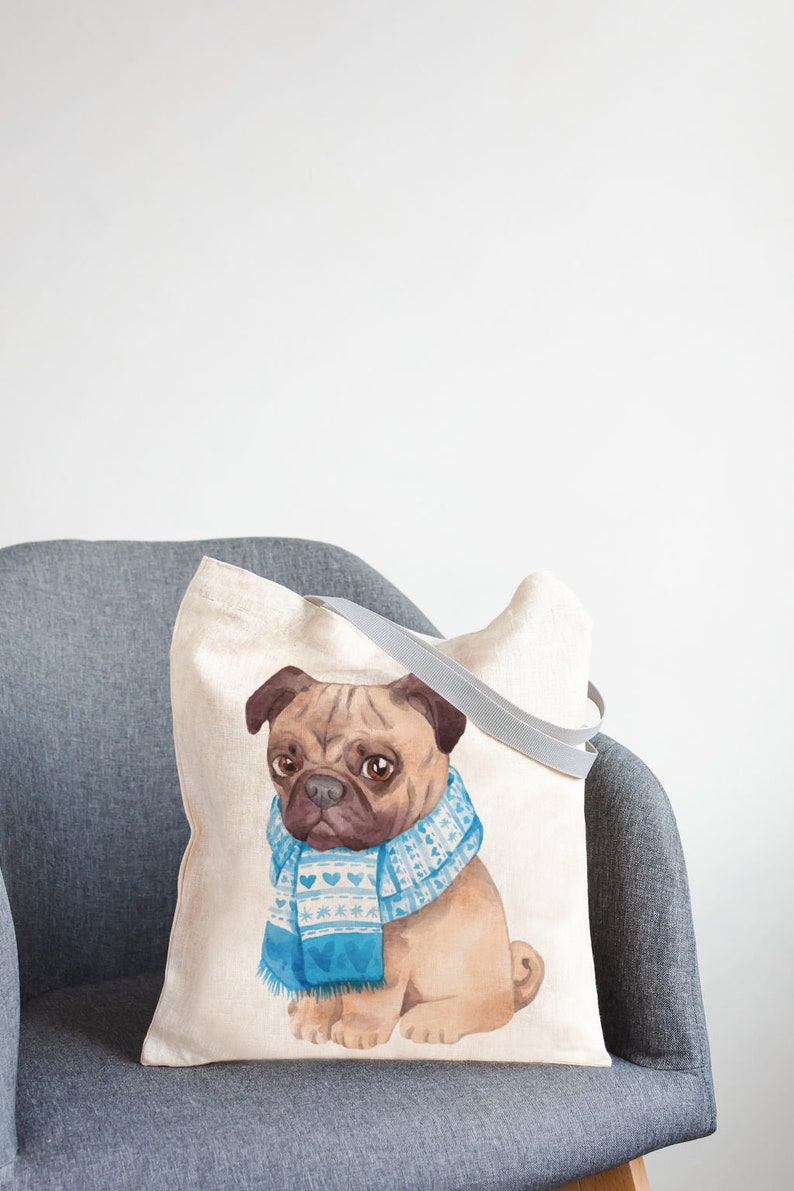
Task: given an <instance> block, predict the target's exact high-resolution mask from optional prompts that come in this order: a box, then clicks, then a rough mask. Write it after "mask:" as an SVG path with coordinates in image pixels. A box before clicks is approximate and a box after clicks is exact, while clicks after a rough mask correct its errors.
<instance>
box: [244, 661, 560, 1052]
mask: <svg viewBox="0 0 794 1191" xmlns="http://www.w3.org/2000/svg"><path fill="white" fill-rule="evenodd" d="M265 722H268V723H269V725H270V737H269V741H268V747H267V761H268V766H269V772H270V776H271V778H272V780H273V782H274V784H275V788H276V792H277V799H278V801H277V802H276V801H274V803H273V815H274V816H275V818H276V819H277V820H278V822H277V823H276V824H275V826H276V827H277V829H278V830H279V831H281V833H282V837H283V841H285V846H284V854H285V855H286V854H287V853H288V852H289V850H290V848H292V849H293V850H294V851H295V852H296V853H297V854H299V861H300V863H301V864H303V865H304V866H307V865H311V866H313V867H311V869H310V868H308V867H306V868H305V869H304V868H301V869H293V870H291V876H290V877H289V881H287V884H289V882H291V883H292V884H291V887H292V888H295V889H296V890H297V893H296V894H295V895H294V897H295V898H297V899H300V898H303V900H299V901H297V903H296V904H297V909H296V908H295V906H294V905H293V907H292V913H293V917H294V918H295V920H296V921H297V920H298V919H300V920H301V921H303V922H306V921H308V919H309V918H310V916H311V913H312V908H311V905H310V901H311V899H312V898H315V902H316V903H317V904H318V905H320V906H321V908H320V909H318V910H317V915H318V916H319V915H320V914H321V913H322V912H323V909H327V908H328V907H327V905H326V903H325V902H323V901H322V898H323V897H326V898H332V897H334V898H337V900H336V901H334V902H333V903H330V904H331V905H332V909H330V910H328V913H329V915H330V916H331V917H333V915H334V914H337V915H344V916H345V920H344V921H343V924H342V926H343V928H344V929H345V930H349V931H350V932H352V931H353V930H354V929H356V930H358V929H360V930H362V931H363V930H365V929H369V930H370V934H363V933H362V934H354V933H347V934H343V935H340V938H342V939H343V940H344V949H342V947H341V944H340V953H342V951H343V952H344V953H343V960H344V963H345V964H347V965H349V966H350V970H355V969H354V968H353V967H352V965H354V964H359V967H360V968H361V970H362V971H363V970H364V967H363V965H364V962H365V960H364V959H362V956H363V954H364V951H363V947H364V943H366V944H367V946H369V945H370V944H372V945H373V947H374V945H375V943H377V956H376V957H375V962H377V963H382V974H381V973H380V972H378V973H376V975H378V976H380V978H379V979H374V978H373V979H369V980H363V981H362V982H361V984H360V985H359V984H357V983H356V981H350V980H349V981H348V982H347V983H341V984H339V985H338V987H337V986H335V985H333V984H331V985H329V986H328V989H330V991H328V989H326V990H325V991H323V994H322V995H306V994H305V993H304V992H303V991H301V992H298V993H294V994H293V997H292V999H291V1001H290V1003H289V1006H288V1009H289V1013H290V1025H291V1029H292V1032H293V1034H294V1035H295V1037H297V1038H299V1039H303V1040H305V1041H309V1042H314V1043H325V1042H328V1041H329V1040H331V1041H333V1042H337V1043H341V1045H343V1046H346V1047H354V1048H358V1049H366V1048H369V1047H373V1046H378V1045H380V1044H382V1043H385V1042H387V1041H388V1039H389V1038H390V1036H391V1034H392V1031H393V1029H394V1026H395V1024H396V1023H397V1022H398V1021H399V1023H400V1032H401V1033H402V1034H403V1036H404V1037H406V1038H410V1039H412V1040H413V1041H414V1042H428V1043H439V1042H443V1043H455V1042H457V1041H458V1040H459V1039H460V1038H462V1037H463V1036H464V1035H467V1034H472V1033H479V1032H483V1031H488V1030H495V1029H498V1028H499V1027H501V1026H504V1025H506V1024H507V1022H509V1021H510V1019H511V1018H512V1016H513V1014H514V1013H515V1012H516V1011H518V1010H519V1009H522V1008H524V1007H525V1006H526V1005H528V1004H529V1003H530V1001H532V1000H533V998H534V997H535V996H536V994H537V992H538V989H539V988H540V986H541V983H542V981H543V976H544V964H543V960H542V958H541V956H540V955H539V954H538V953H537V951H535V949H534V948H532V947H530V946H529V944H528V943H524V942H518V941H515V942H512V943H511V942H510V939H509V936H508V929H507V923H506V920H505V914H504V909H503V906H502V901H501V898H500V896H499V892H498V890H497V888H496V886H495V885H494V882H493V880H492V879H491V877H490V875H489V873H488V870H487V869H486V867H485V865H484V864H483V863H482V861H481V860H480V859H479V857H478V856H477V855H476V854H473V853H475V852H476V849H477V848H478V847H479V843H478V842H477V841H476V840H475V842H474V843H473V844H472V843H471V840H472V839H474V835H473V832H474V829H475V828H476V826H477V825H478V824H479V820H478V819H477V817H476V812H474V811H473V808H472V809H471V812H469V811H467V809H466V808H467V806H470V805H471V804H470V802H467V801H466V800H467V795H466V792H465V788H463V789H461V783H460V782H458V785H457V787H456V786H455V782H453V776H454V778H455V779H456V781H457V779H459V776H460V775H458V774H457V771H456V770H454V767H453V766H451V763H450V753H451V752H452V750H453V748H454V747H455V745H456V744H457V742H458V741H459V740H460V738H461V736H462V734H463V731H464V729H465V726H466V717H465V716H464V715H463V714H462V713H461V712H460V711H458V710H457V709H456V708H455V707H453V706H452V705H451V704H450V703H449V702H447V700H446V699H444V698H443V697H442V696H441V695H439V694H438V693H437V692H435V691H434V690H432V689H431V688H430V687H428V686H427V685H426V684H425V683H424V682H422V681H421V680H420V679H419V678H417V677H416V676H415V675H414V674H410V673H409V674H407V675H405V676H404V677H402V678H399V679H396V680H395V681H394V682H391V683H389V684H387V685H356V684H347V683H325V682H318V681H317V680H315V679H314V678H312V677H311V676H310V675H309V674H307V673H306V672H305V671H303V670H301V669H299V668H298V667H296V666H285V667H284V668H283V669H281V670H279V671H278V672H277V673H276V674H273V675H272V677H270V678H268V680H267V681H266V682H265V683H264V684H263V685H262V686H260V687H259V689H258V690H256V691H255V692H254V693H253V694H252V695H251V697H250V698H249V699H248V701H247V703H246V723H247V726H248V730H249V732H251V733H253V734H255V733H257V732H259V730H260V728H261V727H262V725H263V724H264V723H265ZM458 795H460V797H459V798H458ZM445 798H452V799H453V801H452V802H451V803H450V806H451V808H452V811H451V813H450V814H449V815H447V814H446V809H445V808H446V805H447V804H446V803H445V802H444V799H445ZM456 798H458V801H454V800H455V799H456ZM456 808H457V811H458V819H459V820H460V824H461V826H460V827H459V830H458V835H455V834H454V829H456V828H455V824H456V822H457V820H456V819H455V814H454V813H452V812H454V811H455V809H456ZM470 821H471V823H472V826H468V824H469V822H470ZM450 823H452V826H450ZM431 829H432V830H431ZM433 832H435V835H434V834H433ZM444 832H446V833H447V834H446V836H445V835H444ZM480 832H481V827H480ZM450 833H452V834H450ZM442 837H443V838H442ZM458 837H460V839H458ZM480 838H481V835H480ZM444 839H446V841H447V842H446V845H445V844H444V842H443V841H444ZM295 841H298V842H299V843H300V844H302V845H307V847H299V848H297V849H295V843H294V842H295ZM430 845H432V847H431V846H430ZM445 846H446V849H447V851H446V852H445V851H444V848H445ZM384 848H386V849H391V851H390V852H389V856H390V858H391V859H390V860H389V862H388V864H387V863H386V861H384V860H382V859H380V857H381V854H382V852H383V849H384ZM423 849H424V850H423ZM466 849H468V851H467V850H466ZM437 853H438V854H439V855H440V857H441V859H440V860H439V861H429V862H428V863H431V864H437V868H435V869H427V868H425V869H422V868H421V863H422V862H423V861H422V857H423V856H424V855H427V856H435V855H436V854H437ZM469 853H472V854H471V858H470V859H466V857H467V856H468V855H469ZM405 858H407V860H405ZM356 860H360V861H361V864H362V865H363V864H364V862H365V861H366V862H367V863H369V864H370V865H371V867H370V868H369V869H367V868H364V867H358V868H356V865H355V863H354V862H355V861H356ZM402 860H405V865H404V867H409V868H410V863H415V866H417V871H419V873H420V877H419V878H414V877H413V876H412V875H411V874H409V875H408V876H407V877H406V878H405V885H406V892H405V893H404V894H403V893H402V891H401V890H402V886H399V883H398V876H399V873H398V874H397V876H395V877H394V883H393V884H392V885H388V884H384V881H388V876H386V877H384V876H383V873H384V871H385V870H386V869H389V871H392V870H394V871H396V870H397V869H398V868H399V862H401V861H402ZM326 861H327V862H328V863H329V864H330V863H331V862H332V861H333V864H334V865H335V868H334V869H333V871H331V870H330V869H329V870H326V869H325V868H324V867H323V865H324V864H325V863H326ZM464 861H465V862H464ZM289 863H294V864H297V863H298V859H295V860H294V861H290V862H289ZM457 867H459V869H460V871H456V868H457ZM376 872H377V873H378V876H377V882H378V888H377V889H375V888H374V887H375V884H376V876H375V875H373V874H375V873H376ZM368 873H369V878H368V879H367V874H368ZM450 873H453V874H454V875H453V876H452V877H450ZM315 878H316V883H315ZM347 878H349V881H347V885H349V897H348V898H347V900H346V901H345V900H344V899H343V898H342V893H341V891H342V886H343V885H345V882H346V879H347ZM340 880H341V882H342V884H340V885H337V882H338V881H340ZM444 881H447V882H448V883H447V884H446V886H445V887H444V888H443V889H441V886H442V884H443V883H444ZM351 882H355V887H354V885H353V884H351ZM412 882H413V883H412ZM332 884H333V885H334V888H330V887H331V885H332ZM326 885H327V886H329V888H327V889H326V887H325V886H326ZM304 886H305V889H304ZM436 888H439V889H440V892H438V893H437V895H434V896H432V898H431V893H433V894H435V889H436ZM393 889H396V892H393V893H391V896H390V897H389V896H387V895H388V894H389V893H390V891H391V890H393ZM428 889H429V890H430V891H431V892H430V893H427V890H428ZM364 891H366V892H367V893H368V894H369V897H370V900H369V902H367V901H365V900H363V899H362V898H359V897H357V894H358V893H359V892H361V893H363V892H364ZM401 897H405V898H408V899H409V900H410V899H411V898H413V899H414V900H416V901H421V900H422V899H428V900H425V901H424V902H423V904H421V905H420V906H419V908H417V909H416V910H415V911H414V912H408V913H402V915H401V916H396V917H393V918H392V919H391V920H387V919H388V915H386V912H385V910H384V909H383V907H384V906H386V905H391V904H393V903H395V902H399V900H400V898H401ZM373 899H374V900H373ZM285 900H287V894H285V897H281V898H278V899H277V902H278V904H279V905H281V904H282V903H283V902H284V901H285ZM312 904H314V903H312ZM379 905H380V909H379ZM285 912H286V911H285ZM356 914H359V915H369V916H370V917H371V919H372V920H373V921H372V922H371V926H369V927H367V926H366V924H363V925H359V922H358V919H355V921H354V918H353V917H351V916H354V915H356ZM381 917H383V921H382V922H381ZM293 929H297V928H293ZM322 929H323V927H322V925H318V927H317V930H318V932H322ZM306 930H307V932H308V930H309V927H306ZM381 932H382V933H381ZM281 937H283V938H285V939H288V940H290V941H294V938H295V935H294V934H293V935H289V934H288V933H285V932H282V935H281ZM312 939H313V954H314V956H315V958H316V962H317V963H318V964H319V965H325V967H330V963H331V961H330V958H329V957H330V955H331V948H332V946H333V945H334V939H333V936H331V935H328V936H326V935H323V934H322V933H318V934H316V935H315V936H312ZM305 950H306V949H305V948H304V951H305ZM309 951H312V949H311V948H310V949H309ZM297 962H298V961H297V960H296V961H295V963H297ZM300 962H301V963H302V962H303V960H301V961H300ZM318 970H320V969H318ZM310 991H311V990H309V992H310Z"/></svg>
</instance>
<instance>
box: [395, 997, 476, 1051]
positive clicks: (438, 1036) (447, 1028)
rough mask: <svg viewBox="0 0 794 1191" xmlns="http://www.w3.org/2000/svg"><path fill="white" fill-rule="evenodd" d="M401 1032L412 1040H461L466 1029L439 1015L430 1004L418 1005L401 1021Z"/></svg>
mask: <svg viewBox="0 0 794 1191" xmlns="http://www.w3.org/2000/svg"><path fill="white" fill-rule="evenodd" d="M400 1033H401V1034H402V1036H403V1038H410V1040H411V1042H428V1043H438V1042H443V1043H447V1044H451V1043H453V1042H459V1041H460V1039H461V1038H462V1037H463V1034H464V1031H463V1030H462V1029H460V1027H459V1026H458V1025H456V1023H455V1022H453V1021H451V1020H449V1018H447V1019H444V1018H443V1017H439V1014H438V1012H437V1011H433V1009H432V1008H431V1007H430V1006H425V1005H417V1006H416V1008H414V1009H411V1010H410V1011H409V1012H408V1013H406V1015H405V1017H404V1018H403V1019H402V1021H401V1022H400Z"/></svg>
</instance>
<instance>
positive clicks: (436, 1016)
mask: <svg viewBox="0 0 794 1191" xmlns="http://www.w3.org/2000/svg"><path fill="white" fill-rule="evenodd" d="M512 1016H513V996H512V990H511V991H510V992H509V993H506V994H505V995H504V996H500V997H490V998H489V999H488V1000H487V1001H479V1000H473V999H467V998H466V997H445V998H444V999H442V1000H440V1001H423V1002H422V1003H421V1004H419V1005H414V1007H413V1009H409V1010H408V1012H407V1013H406V1014H405V1016H404V1017H403V1019H402V1021H401V1022H400V1033H401V1034H402V1035H403V1037H404V1038H410V1039H411V1041H412V1042H444V1043H447V1044H449V1043H452V1042H458V1041H459V1040H460V1039H461V1038H463V1037H464V1035H466V1034H482V1033H485V1032H487V1031H488V1030H498V1029H499V1028H500V1026H505V1025H507V1023H508V1022H509V1021H510V1018H511V1017H512Z"/></svg>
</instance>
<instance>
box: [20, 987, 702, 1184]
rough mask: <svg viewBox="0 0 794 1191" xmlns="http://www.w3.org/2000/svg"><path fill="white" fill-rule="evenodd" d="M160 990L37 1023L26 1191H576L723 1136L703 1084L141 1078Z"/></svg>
mask: <svg viewBox="0 0 794 1191" xmlns="http://www.w3.org/2000/svg"><path fill="white" fill-rule="evenodd" d="M159 988H160V974H159V973H156V974H155V975H154V976H152V977H134V978H129V979H126V980H119V981H113V982H109V983H105V984H100V985H95V986H87V987H84V988H75V989H66V990H61V991H59V992H53V993H49V994H47V995H46V996H43V997H41V998H40V999H39V1000H37V1001H36V1002H34V1003H31V1004H29V1005H28V1006H26V1007H25V1010H24V1013H23V1022H22V1045H21V1057H20V1071H19V1133H20V1156H19V1159H18V1161H17V1170H16V1180H15V1183H14V1186H15V1187H18V1188H25V1189H30V1191H33V1189H35V1191H50V1189H51V1191H62V1189H63V1188H67V1187H68V1188H72V1187H74V1188H78V1187H79V1188H80V1191H94V1189H96V1191H108V1189H109V1188H112V1189H113V1191H125V1189H127V1188H128V1189H129V1191H148V1189H149V1188H151V1189H152V1191H155V1189H156V1191H161V1189H162V1188H164V1187H167V1188H169V1191H181V1189H183V1188H185V1189H186V1188H191V1189H193V1188H196V1189H201V1191H212V1189H213V1188H235V1191H240V1189H242V1188H263V1189H264V1188H267V1189H272V1191H299V1189H300V1191H372V1188H373V1187H378V1188H380V1189H381V1191H397V1189H400V1191H405V1189H406V1188H409V1189H410V1191H471V1189H472V1188H481V1189H485V1188H490V1189H492V1191H508V1189H511V1191H512V1189H519V1188H521V1189H522V1191H529V1189H536V1188H538V1189H539V1188H550V1187H555V1186H559V1185H560V1184H561V1183H565V1182H567V1181H568V1180H570V1179H573V1178H575V1177H578V1176H580V1175H584V1174H586V1173H590V1172H593V1171H595V1170H599V1169H604V1168H607V1167H611V1166H615V1165H617V1164H619V1163H620V1162H623V1161H626V1160H628V1159H629V1158H632V1157H635V1156H636V1155H638V1154H641V1153H647V1152H648V1151H649V1150H652V1149H655V1148H657V1147H659V1146H663V1145H667V1144H668V1143H670V1142H673V1141H680V1140H681V1139H682V1138H685V1137H693V1136H695V1135H697V1134H698V1133H699V1132H704V1131H706V1130H707V1129H708V1127H709V1123H710V1115H709V1114H710V1099H709V1096H708V1093H707V1089H706V1087H705V1085H704V1083H703V1080H702V1078H701V1075H700V1073H698V1072H671V1071H660V1070H652V1069H649V1068H644V1067H638V1066H635V1065H633V1064H630V1063H626V1062H624V1061H623V1060H621V1059H616V1060H615V1063H614V1066H613V1067H612V1068H594V1067H589V1068H588V1067H573V1066H571V1067H566V1066H551V1065H536V1066H529V1065H523V1064H478V1063H430V1062H417V1063H393V1062H377V1061H373V1060H363V1061H361V1060H351V1061H348V1062H345V1061H340V1062H321V1061H305V1062H296V1063H287V1062H278V1063H216V1064H211V1065H208V1066H206V1067H197V1068H195V1067H194V1068H183V1069H167V1068H151V1067H140V1066H138V1064H137V1062H136V1060H137V1055H138V1052H139V1050H140V1044H141V1040H142V1038H143V1034H144V1032H145V1030H146V1027H147V1025H148V1023H149V1019H150V1016H151V1013H152V1011H153V1009H154V1004H155V1001H156V998H157V994H158V992H159Z"/></svg>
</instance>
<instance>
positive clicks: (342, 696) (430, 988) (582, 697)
mask: <svg viewBox="0 0 794 1191" xmlns="http://www.w3.org/2000/svg"><path fill="white" fill-rule="evenodd" d="M591 627H592V626H591V621H590V618H589V616H588V615H587V613H586V612H585V610H584V609H583V608H582V606H581V604H580V603H579V601H578V600H577V599H576V597H575V596H574V595H573V593H572V592H571V591H570V590H569V589H568V588H567V587H565V585H564V584H562V583H560V582H559V581H558V580H557V579H556V578H555V577H554V576H553V575H551V574H550V573H549V572H546V571H542V572H537V573H535V574H532V575H530V576H528V577H527V578H526V579H525V580H523V582H522V583H521V584H520V585H519V587H518V588H517V590H516V591H515V593H514V595H513V597H512V599H511V600H510V602H509V604H508V605H507V607H506V608H505V609H504V611H502V612H501V613H500V615H498V616H496V618H495V619H494V620H493V621H491V622H490V623H489V624H488V625H487V626H485V627H484V628H482V629H479V630H476V631H474V632H471V633H468V634H465V635H463V636H459V637H456V638H452V639H450V640H438V639H435V638H431V637H429V636H426V635H424V634H421V633H414V632H409V631H408V630H407V629H403V628H401V626H398V625H395V624H393V623H392V622H391V621H388V620H386V619H384V618H382V617H379V616H377V614H375V613H372V612H370V611H368V610H367V609H364V608H361V607H359V606H358V605H356V604H353V603H351V602H350V601H345V600H336V599H331V598H328V599H323V597H321V596H309V597H305V598H304V597H302V596H300V595H298V594H296V593H295V592H293V591H290V590H289V589H287V588H285V587H282V586H281V585H279V584H277V583H274V582H272V581H270V580H268V579H265V578H262V577H261V576H258V575H255V574H253V573H251V572H249V571H246V570H243V569H242V568H239V567H235V566H232V565H230V564H228V563H224V562H220V561H219V560H217V559H213V558H208V557H204V558H203V559H202V562H201V564H200V566H199V568H198V571H197V572H196V574H195V576H194V578H193V580H192V581H191V583H190V585H189V587H188V589H187V591H186V593H185V596H184V598H183V601H182V604H181V607H180V610H179V614H178V617H177V621H176V625H175V628H174V634H173V640H172V645H171V699H172V709H173V727H174V743H175V750H176V758H177V766H178V770H179V779H180V784H181V789H182V796H183V802H184V807H185V812H186V814H187V818H188V821H189V824H190V832H191V833H190V840H189V843H188V846H187V848H186V851H185V855H184V857H183V860H182V866H181V869H180V874H179V885H178V897H177V906H176V910H175V914H174V921H173V926H172V931H171V940H170V945H169V951H168V959H167V963H166V971H165V978H164V983H163V989H162V993H161V996H160V1000H159V1003H158V1006H157V1009H156V1011H155V1014H154V1017H153V1020H152V1023H151V1026H150V1028H149V1031H148V1034H147V1036H146V1039H145V1042H144V1045H143V1051H142V1054H141V1061H142V1062H143V1063H144V1064H147V1065H170V1066H185V1065H192V1064H200V1063H208V1062H215V1061H221V1060H230V1059H286V1058H294V1059H302V1058H308V1059H317V1058H327V1059H356V1058H368V1059H435V1060H498V1061H509V1062H551V1063H577V1064H588V1065H597V1066H607V1065H609V1063H610V1058H609V1055H608V1053H607V1051H606V1049H605V1046H604V1041H603V1035H602V1031H601V1024H600V1020H599V1015H598V1003H597V996H596V988H595V978H594V971H593V958H592V951H591V944H590V934H589V921H588V903H587V872H586V852H585V832H584V805H583V803H584V777H585V775H586V773H587V771H588V769H589V767H590V765H591V764H592V761H593V759H594V757H595V755H596V753H595V750H594V749H593V746H592V745H591V744H589V738H590V737H591V736H592V735H593V734H594V732H595V731H596V730H597V729H598V727H599V726H600V721H598V723H595V724H592V723H591V724H590V725H589V726H588V723H587V699H588V694H589V695H590V697H591V698H592V699H593V701H594V702H595V703H596V705H597V706H598V709H599V711H600V712H603V705H602V703H601V701H600V696H599V695H598V692H597V691H596V690H595V688H593V687H592V686H591V685H589V683H588V669H589V659H590V638H591Z"/></svg>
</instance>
